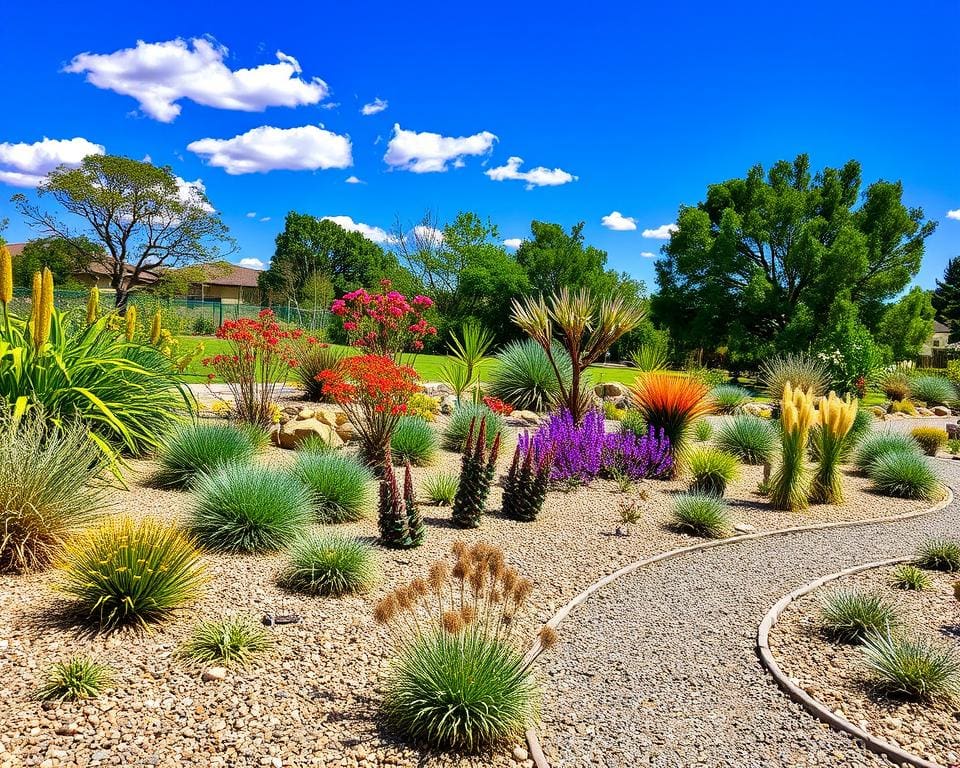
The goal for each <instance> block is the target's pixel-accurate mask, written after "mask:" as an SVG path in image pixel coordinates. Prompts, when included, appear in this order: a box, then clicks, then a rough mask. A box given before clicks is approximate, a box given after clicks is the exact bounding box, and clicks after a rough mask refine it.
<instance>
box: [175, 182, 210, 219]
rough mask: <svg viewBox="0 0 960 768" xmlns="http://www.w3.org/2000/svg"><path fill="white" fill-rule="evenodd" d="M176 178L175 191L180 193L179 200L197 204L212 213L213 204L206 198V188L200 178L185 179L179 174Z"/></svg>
mask: <svg viewBox="0 0 960 768" xmlns="http://www.w3.org/2000/svg"><path fill="white" fill-rule="evenodd" d="M176 180H177V191H178V192H179V193H180V200H181V201H182V202H184V203H186V204H188V205H190V204H193V205H197V206H198V207H200V208H201V209H203V210H204V211H206V212H207V213H213V206H212V205H210V202H209V201H208V200H207V188H206V187H205V186H204V184H203V182H202V181H201V180H200V179H197V180H196V181H187V180H186V179H181V178H180V177H179V176H177V177H176Z"/></svg>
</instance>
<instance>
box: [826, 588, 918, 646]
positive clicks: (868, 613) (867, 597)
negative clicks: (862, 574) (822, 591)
mask: <svg viewBox="0 0 960 768" xmlns="http://www.w3.org/2000/svg"><path fill="white" fill-rule="evenodd" d="M820 620H821V625H822V627H823V631H824V632H826V633H827V634H828V635H829V636H830V637H832V638H833V639H835V640H839V641H841V642H844V643H861V642H863V640H864V638H866V637H867V635H869V634H870V633H871V632H886V631H887V630H888V629H889V628H890V627H894V626H896V625H897V624H898V623H899V620H898V618H897V613H896V610H895V609H894V606H893V604H892V603H891V602H890V601H889V600H887V599H886V598H885V597H883V596H882V595H877V594H873V593H870V592H861V591H858V590H853V589H836V590H834V591H832V592H830V593H829V594H827V595H826V596H824V597H823V599H822V600H821V603H820Z"/></svg>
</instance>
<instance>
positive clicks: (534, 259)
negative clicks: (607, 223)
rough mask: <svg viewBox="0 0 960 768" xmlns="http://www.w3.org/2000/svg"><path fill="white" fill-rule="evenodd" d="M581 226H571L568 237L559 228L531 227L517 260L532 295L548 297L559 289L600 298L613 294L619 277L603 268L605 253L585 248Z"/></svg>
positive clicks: (542, 224) (538, 224) (533, 224)
mask: <svg viewBox="0 0 960 768" xmlns="http://www.w3.org/2000/svg"><path fill="white" fill-rule="evenodd" d="M583 225H584V223H583V222H582V221H581V222H579V223H578V224H574V225H573V226H572V227H571V228H570V232H569V233H568V232H566V230H564V228H563V227H562V226H561V225H559V224H551V223H548V222H544V221H533V222H531V223H530V234H531V238H530V239H529V240H524V241H523V242H522V243H521V244H520V247H519V248H518V249H517V256H516V258H517V262H518V263H519V264H520V265H521V266H522V267H523V268H524V269H525V270H526V273H527V278H528V279H529V281H530V287H531V289H532V290H533V291H534V293H542V294H545V295H547V294H551V293H553V292H554V291H556V290H558V289H559V288H560V286H567V287H568V288H570V289H571V290H576V289H578V288H589V289H590V291H591V292H592V293H594V294H595V295H599V296H609V295H612V294H613V293H614V291H615V289H616V286H617V283H618V276H617V274H616V273H615V272H613V271H612V270H608V269H607V268H606V265H607V252H606V251H602V250H600V249H599V248H594V247H593V246H592V245H585V244H584V239H583Z"/></svg>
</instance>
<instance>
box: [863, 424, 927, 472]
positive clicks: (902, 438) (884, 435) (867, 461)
mask: <svg viewBox="0 0 960 768" xmlns="http://www.w3.org/2000/svg"><path fill="white" fill-rule="evenodd" d="M894 452H896V453H919V452H920V445H919V443H917V441H916V440H914V439H913V438H912V437H910V435H905V434H903V433H902V432H893V431H883V432H871V433H870V434H868V435H866V436H865V437H864V438H863V439H862V440H861V441H860V442H859V443H858V444H857V447H856V448H855V449H854V451H853V463H854V465H855V466H856V467H857V469H859V470H860V471H861V472H867V471H869V469H870V467H871V466H872V465H873V464H874V463H875V462H876V461H877V459H879V458H880V457H881V456H883V455H884V454H886V453H894Z"/></svg>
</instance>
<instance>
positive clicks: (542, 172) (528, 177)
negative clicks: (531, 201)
mask: <svg viewBox="0 0 960 768" xmlns="http://www.w3.org/2000/svg"><path fill="white" fill-rule="evenodd" d="M521 165H523V158H521V157H510V158H508V159H507V164H506V165H501V166H500V167H499V168H491V169H490V170H488V171H484V173H486V175H487V176H489V177H490V178H491V179H493V180H494V181H525V182H527V189H533V188H534V187H557V186H560V185H561V184H568V183H570V182H571V181H576V180H577V178H578V177H577V176H574V175H573V174H570V173H567V172H566V171H564V170H563V169H561V168H554V169H553V170H550V169H549V168H544V167H543V166H542V165H541V166H538V167H537V168H533V169H532V170H529V171H521V170H520V166H521Z"/></svg>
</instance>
